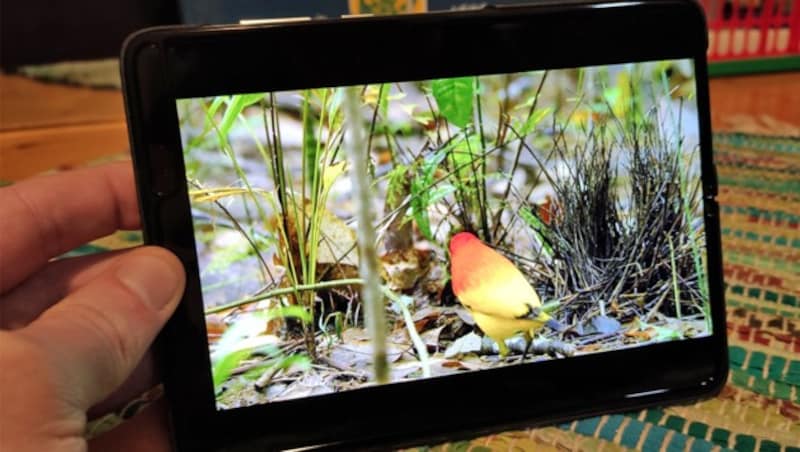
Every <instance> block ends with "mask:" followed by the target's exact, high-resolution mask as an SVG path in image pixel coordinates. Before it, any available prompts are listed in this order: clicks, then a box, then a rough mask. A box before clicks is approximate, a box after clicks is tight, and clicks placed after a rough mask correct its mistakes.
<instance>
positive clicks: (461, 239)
mask: <svg viewBox="0 0 800 452" xmlns="http://www.w3.org/2000/svg"><path fill="white" fill-rule="evenodd" d="M474 241H478V242H480V239H479V238H477V237H475V234H473V233H471V232H459V233H458V234H456V235H454V236H453V238H451V239H450V254H451V255H452V254H453V253H455V252H456V251H457V250H458V249H459V248H461V247H463V246H464V245H466V244H468V243H472V242H474Z"/></svg>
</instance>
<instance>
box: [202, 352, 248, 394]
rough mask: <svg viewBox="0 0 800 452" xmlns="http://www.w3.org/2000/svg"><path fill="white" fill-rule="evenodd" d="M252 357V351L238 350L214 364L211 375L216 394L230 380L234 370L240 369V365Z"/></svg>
mask: <svg viewBox="0 0 800 452" xmlns="http://www.w3.org/2000/svg"><path fill="white" fill-rule="evenodd" d="M248 356H250V350H238V351H235V352H233V353H228V354H227V355H225V356H223V357H222V359H220V360H219V361H217V362H216V363H214V366H213V367H212V369H211V375H212V377H213V379H214V392H217V393H218V392H219V391H220V389H222V388H221V386H222V383H224V382H225V380H227V379H228V378H230V376H231V373H233V370H234V369H236V368H237V367H239V363H241V362H242V361H243V360H245V359H247V357H248Z"/></svg>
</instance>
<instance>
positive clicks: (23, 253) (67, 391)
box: [0, 162, 185, 451]
mask: <svg viewBox="0 0 800 452" xmlns="http://www.w3.org/2000/svg"><path fill="white" fill-rule="evenodd" d="M0 206H2V215H0V450H3V451H6V450H7V451H12V450H13V451H28V450H36V451H43V450H48V451H49V450H53V451H55V450H58V451H85V450H87V446H88V447H89V448H91V449H97V450H115V451H123V450H148V451H161V450H169V449H170V446H169V440H168V436H167V427H166V418H165V415H164V409H163V406H160V405H159V404H155V405H154V406H151V407H148V408H147V409H145V410H144V411H143V412H142V413H141V414H139V415H137V416H136V417H134V418H133V419H131V420H130V421H128V422H126V423H125V424H123V425H122V426H120V427H118V428H116V429H114V430H112V431H110V432H108V433H106V434H104V435H101V436H100V437H98V438H97V439H96V440H93V441H92V442H91V443H87V441H86V439H84V432H85V429H86V425H87V420H88V419H90V418H91V417H92V416H93V415H95V414H104V413H106V412H109V411H111V410H112V409H116V408H119V407H122V406H124V404H125V402H126V401H127V400H130V399H131V398H132V397H134V396H136V395H139V394H141V393H142V392H143V391H144V390H146V389H149V388H151V387H153V385H155V384H156V382H157V381H158V380H157V378H156V375H155V368H154V366H153V361H152V357H151V356H150V353H149V352H148V349H149V347H150V344H151V343H152V341H153V339H154V338H155V336H156V334H157V333H158V331H159V330H160V329H161V328H162V326H163V325H164V323H165V322H166V320H167V319H168V318H169V316H170V315H171V314H172V312H173V311H174V310H175V307H176V306H177V304H178V301H179V299H180V297H181V294H182V293H183V288H184V279H185V275H184V271H183V267H182V266H181V264H180V262H179V261H178V259H177V258H176V257H175V256H173V255H172V254H171V253H169V252H168V251H166V250H164V249H161V248H156V247H139V248H135V249H129V250H124V251H117V252H111V253H105V254H99V255H90V256H82V257H75V258H67V259H60V260H57V261H52V260H51V259H52V258H53V257H56V256H59V255H61V254H62V253H64V252H67V251H69V250H71V249H73V248H75V247H77V246H79V245H81V244H83V243H86V242H88V241H91V240H94V239H96V238H99V237H102V236H105V235H108V234H111V233H113V232H114V231H116V230H118V229H135V228H138V227H139V214H138V208H137V201H136V193H135V190H134V183H133V173H132V170H131V165H130V163H129V162H124V163H119V164H112V165H105V166H102V167H96V168H91V169H85V170H78V171H70V172H65V173H60V174H56V175H53V176H47V177H39V178H34V179H30V180H27V181H22V182H20V183H17V184H14V185H12V186H9V187H5V188H0Z"/></svg>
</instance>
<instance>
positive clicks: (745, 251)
mask: <svg viewBox="0 0 800 452" xmlns="http://www.w3.org/2000/svg"><path fill="white" fill-rule="evenodd" d="M714 148H715V153H716V161H717V170H718V173H719V181H720V195H719V201H720V208H721V215H722V242H723V254H724V256H723V259H724V264H725V282H726V293H725V296H726V299H727V314H728V320H727V322H728V324H727V327H728V340H729V343H730V365H731V366H730V367H731V372H730V377H729V380H728V383H727V385H726V386H725V388H724V390H723V391H722V393H721V394H720V395H719V396H718V397H716V398H714V399H711V400H706V401H703V402H699V403H695V404H692V405H677V406H669V407H661V408H655V409H649V410H644V411H639V412H635V413H628V414H620V415H609V416H599V417H593V418H589V419H583V420H579V421H575V422H571V423H566V424H562V425H558V426H553V427H547V428H539V429H530V430H522V431H513V432H505V433H502V434H497V435H491V436H486V437H481V438H477V439H473V440H470V441H461V442H453V443H447V444H441V445H436V446H430V447H421V448H418V449H417V450H418V451H420V452H422V451H431V452H434V451H435V452H444V451H448V452H449V451H464V452H466V451H469V452H493V451H539V450H545V451H546V450H575V451H621V450H647V451H649V450H653V451H692V452H695V451H697V452H701V451H717V450H739V451H748V452H749V451H765V452H766V451H770V452H772V451H786V452H800V389H798V388H799V387H800V228H799V227H798V225H799V224H800V137H796V138H776V137H769V136H759V135H747V134H716V135H715V136H714ZM140 237H141V236H140V235H139V234H138V233H118V234H116V235H114V236H111V237H107V238H105V239H102V240H99V241H96V242H93V243H92V244H89V245H85V246H84V247H82V248H80V249H78V250H76V251H75V253H74V254H86V253H91V252H97V251H102V250H106V249H115V248H122V247H126V246H130V245H131V244H135V243H138V242H139V241H140Z"/></svg>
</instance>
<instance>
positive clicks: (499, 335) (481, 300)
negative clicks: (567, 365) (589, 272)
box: [449, 232, 562, 360]
mask: <svg viewBox="0 0 800 452" xmlns="http://www.w3.org/2000/svg"><path fill="white" fill-rule="evenodd" d="M449 249H450V277H451V279H450V281H451V285H452V289H453V293H454V294H455V295H456V297H457V298H458V300H459V302H460V303H461V304H462V305H463V306H464V307H465V308H467V310H469V311H470V313H471V314H472V317H473V319H475V323H477V324H478V326H479V327H480V329H481V330H482V331H483V332H484V333H485V334H486V335H487V336H489V337H490V338H491V339H492V340H494V341H495V342H497V345H498V347H499V349H500V356H501V357H505V356H506V355H508V346H506V343H505V340H506V339H508V338H511V337H514V336H516V335H518V334H521V335H523V336H524V337H525V340H526V342H527V346H526V350H525V353H524V354H523V360H524V359H525V355H526V354H527V351H528V350H527V349H528V347H530V343H531V338H532V337H533V334H534V333H535V332H536V331H538V330H540V329H541V328H543V327H544V326H545V325H548V326H550V327H551V328H554V329H556V330H560V329H562V328H561V327H560V324H559V323H558V322H557V321H555V320H554V319H553V318H552V317H550V316H549V315H548V314H547V313H546V312H544V311H543V310H542V302H541V300H540V299H539V295H538V294H537V293H536V290H535V289H534V288H533V287H532V286H531V285H530V283H529V282H528V281H527V280H526V279H525V276H524V275H523V274H522V272H520V271H519V269H518V268H517V267H516V266H515V265H514V264H513V263H512V262H511V261H510V260H508V259H507V258H506V257H505V256H503V255H501V254H500V253H498V252H497V251H495V250H494V249H492V248H490V247H489V246H487V245H486V244H484V243H483V242H482V241H481V240H480V239H479V238H478V237H476V236H475V235H474V234H472V233H470V232H459V233H457V234H455V235H454V236H453V237H452V238H451V239H450V245H449Z"/></svg>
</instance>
